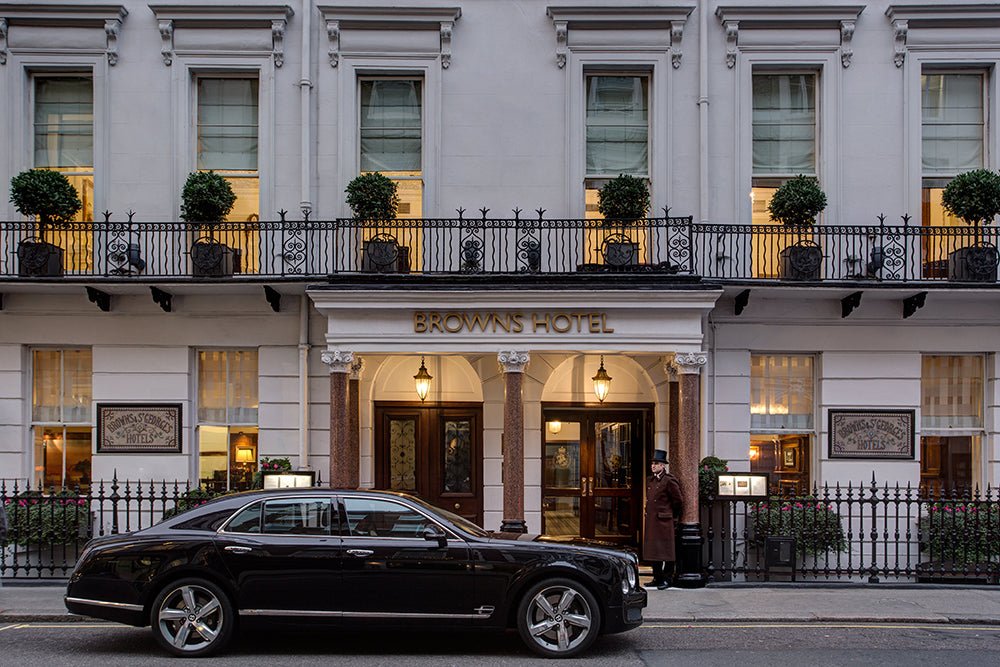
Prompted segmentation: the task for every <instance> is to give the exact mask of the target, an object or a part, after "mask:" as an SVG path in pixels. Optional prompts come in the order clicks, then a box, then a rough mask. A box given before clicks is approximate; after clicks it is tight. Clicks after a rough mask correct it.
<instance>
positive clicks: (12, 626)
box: [0, 624, 21, 632]
mask: <svg viewBox="0 0 1000 667" xmlns="http://www.w3.org/2000/svg"><path fill="white" fill-rule="evenodd" d="M20 627H21V625H20V624H15V625H5V626H4V627H2V628H0V632H3V631H4V630H16V629H18V628H20Z"/></svg>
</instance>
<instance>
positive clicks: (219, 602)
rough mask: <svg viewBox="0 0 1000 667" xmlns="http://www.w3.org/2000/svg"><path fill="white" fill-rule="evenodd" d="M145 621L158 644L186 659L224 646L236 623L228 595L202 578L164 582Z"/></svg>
mask: <svg viewBox="0 0 1000 667" xmlns="http://www.w3.org/2000/svg"><path fill="white" fill-rule="evenodd" d="M149 621H150V623H149V624H150V626H152V628H153V636H154V637H156V641H157V642H158V643H159V644H160V646H162V647H163V648H165V649H166V650H168V651H170V652H171V653H173V654H174V655H178V656H182V657H187V658H200V657H203V656H208V655H213V654H215V653H218V652H219V651H221V650H222V649H224V648H225V647H226V644H228V643H229V640H230V639H231V638H232V636H233V627H234V626H235V624H236V623H235V621H236V618H235V615H234V613H233V605H232V603H231V602H230V601H229V597H228V596H227V595H226V593H225V592H224V591H223V590H222V589H221V588H219V587H218V586H216V585H215V584H213V583H212V582H210V581H206V580H205V579H181V580H180V581H176V582H173V583H171V584H170V585H168V586H167V587H166V588H164V589H163V590H162V591H160V594H159V595H158V596H156V600H155V601H154V602H153V606H152V607H151V609H150V618H149Z"/></svg>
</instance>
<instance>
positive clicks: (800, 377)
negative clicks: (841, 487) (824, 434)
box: [750, 354, 814, 491]
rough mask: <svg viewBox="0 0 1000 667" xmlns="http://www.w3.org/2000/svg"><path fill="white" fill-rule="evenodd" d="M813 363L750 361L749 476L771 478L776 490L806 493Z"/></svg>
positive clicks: (806, 358)
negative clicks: (764, 475)
mask: <svg viewBox="0 0 1000 667" xmlns="http://www.w3.org/2000/svg"><path fill="white" fill-rule="evenodd" d="M813 373H814V359H813V357H812V356H810V355H777V354H754V355H751V357H750V430H751V433H752V435H751V436H750V471H751V472H766V473H770V474H771V482H772V484H775V485H777V486H778V487H779V489H780V488H787V489H790V490H795V491H804V490H807V489H808V488H809V484H810V479H809V462H810V460H811V447H810V445H811V442H812V432H813V429H814V425H813V424H814V420H813V412H814V375H813Z"/></svg>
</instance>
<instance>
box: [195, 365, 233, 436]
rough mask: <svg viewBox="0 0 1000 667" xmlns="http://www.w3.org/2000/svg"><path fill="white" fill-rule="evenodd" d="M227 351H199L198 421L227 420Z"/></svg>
mask: <svg viewBox="0 0 1000 667" xmlns="http://www.w3.org/2000/svg"><path fill="white" fill-rule="evenodd" d="M226 390H227V386H226V352H225V351H224V350H204V351H202V352H199V353H198V421H199V422H202V423H204V422H209V423H215V424H224V423H225V422H226V393H227V391H226Z"/></svg>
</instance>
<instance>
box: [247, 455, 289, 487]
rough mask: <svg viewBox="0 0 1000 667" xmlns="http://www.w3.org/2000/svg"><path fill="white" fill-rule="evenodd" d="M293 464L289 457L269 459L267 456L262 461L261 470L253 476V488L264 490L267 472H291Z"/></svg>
mask: <svg viewBox="0 0 1000 667" xmlns="http://www.w3.org/2000/svg"><path fill="white" fill-rule="evenodd" d="M291 471H292V462H291V461H290V460H289V459H288V457H287V456H283V457H281V458H269V457H267V456H265V457H264V458H262V459H261V460H260V468H259V470H257V472H255V473H254V474H253V488H255V489H263V488H264V473H265V472H291Z"/></svg>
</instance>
